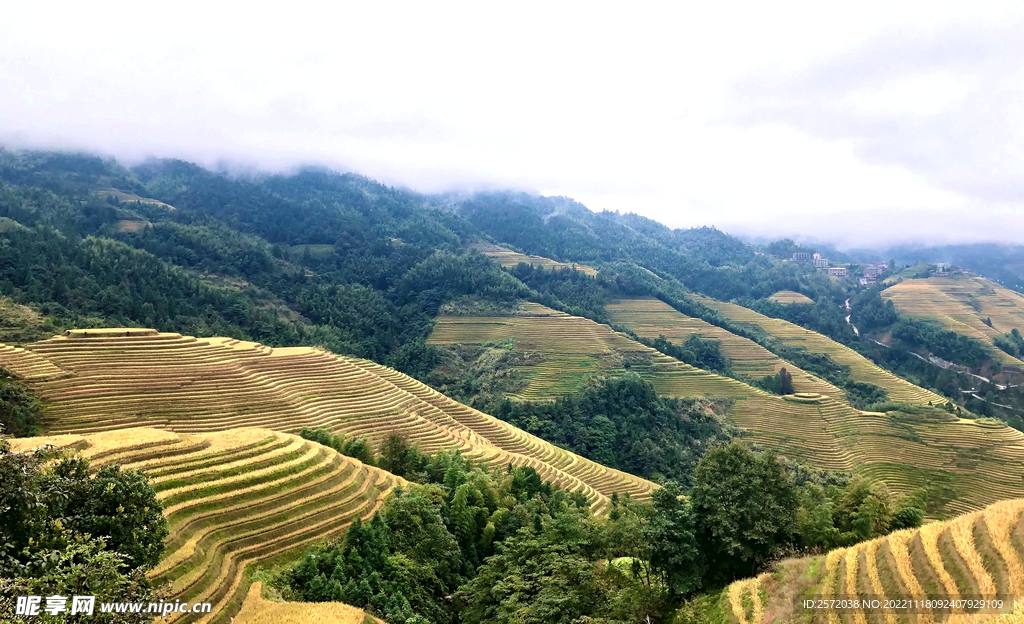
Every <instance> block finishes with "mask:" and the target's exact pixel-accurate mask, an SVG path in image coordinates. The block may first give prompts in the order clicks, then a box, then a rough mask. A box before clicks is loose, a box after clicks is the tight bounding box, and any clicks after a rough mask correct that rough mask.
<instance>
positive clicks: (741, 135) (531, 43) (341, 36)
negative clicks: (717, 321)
mask: <svg viewBox="0 0 1024 624" xmlns="http://www.w3.org/2000/svg"><path fill="white" fill-rule="evenodd" d="M210 4H211V3H209V2H205V3H197V4H188V3H182V2H176V3H170V4H168V3H163V4H153V3H143V2H132V3H126V4H123V5H112V4H103V3H91V2H77V3H74V4H70V3H69V6H66V7H60V6H55V5H54V4H50V3H35V2H21V3H8V5H7V6H5V7H4V10H3V12H2V13H0V143H2V144H5V145H8V146H29V147H61V148H76V149H87V150H90V151H97V152H101V153H104V154H109V155H113V156H116V157H118V158H120V159H122V160H125V161H128V162H131V161H136V160H140V159H142V158H145V157H147V156H160V157H177V158H184V159H188V160H192V161H196V162H199V163H201V164H204V165H211V166H215V165H218V164H219V163H230V164H231V166H233V167H245V168H254V169H259V170H269V171H280V170H287V169H290V168H293V167H295V166H298V165H301V164H321V165H326V166H329V167H332V168H336V169H339V170H345V171H356V172H359V173H363V174H365V175H368V176H370V177H373V178H376V179H379V180H382V181H384V182H387V183H390V184H397V185H403V186H408V187H411V188H413V189H416V190H420V191H426V192H433V191H447V190H475V189H489V188H514V189H522V190H529V191H535V192H540V193H543V194H545V195H566V196H570V197H573V198H575V199H576V200H578V201H580V202H583V203H584V204H586V205H587V206H588V207H590V208H591V209H593V210H602V209H609V210H620V211H633V212H638V213H640V214H643V215H646V216H649V217H652V218H655V219H657V220H659V221H662V222H663V223H666V224H668V225H671V226H674V227H688V226H698V225H715V226H717V227H718V228H719V229H723V230H725V231H728V232H732V233H737V234H751V235H762V236H775V235H789V234H802V235H806V236H814V237H818V238H821V239H827V240H832V241H836V242H839V243H840V244H846V245H866V244H882V243H886V242H892V241H936V242H946V241H953V242H955V241H972V242H973V241H984V240H994V241H1009V242H1022V241H1024V3H1022V2H1021V1H1020V0H1014V1H1011V2H1005V3H999V2H993V3H985V2H979V1H977V0H972V1H970V2H966V1H961V2H955V3H954V2H937V1H936V0H931V1H929V2H920V3H918V2H892V1H891V0H889V1H886V2H878V3H872V2H856V3H842V4H843V8H836V7H837V6H838V5H839V4H840V3H827V2H820V1H818V2H809V3H806V4H780V3H766V2H750V3H728V2H690V3H680V2H673V3H669V4H664V5H655V4H649V3H615V4H614V5H613V4H612V3H594V2H587V3H578V4H575V3H556V2H550V1H548V2H539V3H526V2H515V3H505V4H504V6H505V7H506V8H505V9H500V8H497V6H498V4H497V3H481V2H473V3H466V4H464V5H453V4H446V5H444V8H437V7H439V6H441V5H439V4H436V3H426V2H419V3H416V4H394V3H376V2H372V3H371V2H363V3H359V4H358V5H355V4H353V5H352V6H344V5H342V4H340V3H331V5H332V8H331V9H330V10H326V11H325V9H324V6H325V5H327V4H328V3H315V4H303V3H301V2H287V3H275V4H274V5H270V4H263V3H245V4H243V3H237V6H238V7H239V8H236V9H223V10H221V9H212V8H210Z"/></svg>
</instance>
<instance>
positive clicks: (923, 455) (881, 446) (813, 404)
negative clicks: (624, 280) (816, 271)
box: [431, 299, 1024, 516]
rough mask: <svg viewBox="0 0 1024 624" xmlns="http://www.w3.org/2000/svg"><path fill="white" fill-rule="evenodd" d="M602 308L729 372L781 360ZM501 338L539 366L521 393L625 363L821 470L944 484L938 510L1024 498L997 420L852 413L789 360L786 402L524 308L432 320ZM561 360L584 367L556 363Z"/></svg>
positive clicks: (665, 390)
mask: <svg viewBox="0 0 1024 624" xmlns="http://www.w3.org/2000/svg"><path fill="white" fill-rule="evenodd" d="M737 307H738V306H737ZM743 309H745V308H743ZM608 312H609V314H611V315H612V316H613V318H617V319H618V320H619V321H620V322H623V324H624V325H631V327H632V328H633V329H634V330H635V331H637V333H638V334H640V335H650V336H657V335H659V334H665V335H666V336H667V337H671V338H673V339H677V338H682V337H683V336H685V335H688V334H689V333H690V332H693V333H698V332H699V333H701V334H702V335H705V336H707V337H712V338H715V339H718V340H720V341H721V344H722V349H723V352H725V353H726V355H727V357H729V356H731V357H733V358H735V359H734V362H735V363H736V366H737V368H739V367H746V369H747V370H750V371H764V372H765V373H767V372H768V371H772V370H777V369H776V368H775V367H781V366H782V365H784V364H785V362H784V361H782V360H779V359H778V358H777V357H776V356H775V355H774V354H772V353H771V352H769V351H767V350H765V349H763V348H761V347H760V346H759V345H757V344H756V343H753V342H751V341H749V340H746V339H744V338H741V337H739V336H735V335H733V334H730V333H728V332H725V331H724V330H721V329H720V328H717V327H713V326H711V325H708V324H706V323H703V321H698V320H697V319H690V318H689V317H686V316H684V315H682V314H679V313H678V312H676V311H674V310H672V309H671V308H668V306H666V305H665V304H664V303H662V302H660V301H657V300H650V299H637V300H626V301H620V302H616V303H613V304H612V305H610V306H609V308H608ZM705 332H707V333H705ZM811 333H813V332H811ZM509 339H511V340H512V344H513V345H514V346H513V348H515V349H521V350H523V351H529V352H533V353H536V354H540V355H541V356H542V357H541V362H540V364H533V365H531V367H534V368H536V369H540V370H539V371H531V370H530V367H524V369H525V370H524V372H526V374H527V375H532V376H531V384H530V386H528V388H527V390H526V391H525V392H523V393H522V394H521V395H519V398H531V399H552V398H554V397H556V396H558V394H559V393H562V392H568V391H571V390H572V389H573V388H575V387H579V386H581V385H582V384H584V383H585V382H586V380H587V378H588V377H589V376H590V375H594V374H598V373H606V374H616V373H623V372H625V370H626V369H625V368H624V367H623V365H622V364H621V362H624V361H632V364H631V365H630V368H629V370H632V371H635V372H637V373H639V374H640V375H641V376H643V377H644V378H646V379H647V380H648V381H650V382H651V383H652V385H654V387H655V388H656V389H657V390H658V392H660V393H662V394H665V395H667V396H674V397H694V396H703V395H705V394H711V395H716V396H725V397H730V398H732V399H733V400H734V404H733V407H732V409H731V411H730V412H729V419H730V420H731V421H732V422H734V423H735V424H737V425H739V426H740V427H743V428H744V429H746V430H747V431H748V432H750V434H751V435H750V439H751V440H753V441H755V442H757V443H758V444H760V445H762V446H764V447H765V448H770V449H773V450H775V451H776V452H778V453H780V454H784V455H788V456H791V457H794V458H798V459H800V460H802V461H804V462H807V463H809V464H811V465H814V466H817V467H820V468H828V469H832V470H848V471H852V472H855V473H858V474H863V475H865V476H867V477H869V478H871V479H875V480H880V481H883V482H885V483H886V484H887V485H888V486H889V487H890V488H891V489H892V490H893V491H896V492H910V491H913V490H915V489H917V488H920V487H924V486H927V485H941V486H943V487H945V488H947V491H946V495H945V496H944V497H943V499H944V501H945V502H942V501H940V502H939V504H938V506H937V509H936V511H935V515H936V516H949V515H952V514H956V513H962V512H964V511H970V510H973V509H979V508H981V507H983V506H985V505H987V504H990V503H992V502H995V501H997V500H1000V499H1004V498H1014V497H1024V435H1022V434H1021V433H1020V432H1017V431H1016V430H1014V429H1011V428H1009V427H1006V426H1005V425H1002V424H999V423H994V422H988V421H984V422H978V421H974V420H968V419H960V418H956V417H954V416H952V415H945V413H943V416H942V418H941V420H940V421H935V422H931V421H928V422H925V421H918V420H915V419H914V418H913V417H911V416H908V415H901V414H900V413H893V414H880V413H869V412H861V411H859V410H856V409H854V408H853V407H851V406H850V405H849V404H848V403H847V402H846V400H845V396H844V395H843V393H842V392H841V391H839V390H838V389H836V388H834V387H833V386H831V385H830V384H828V383H826V382H824V381H823V380H820V379H817V378H814V377H813V376H811V375H808V374H807V373H804V372H803V371H800V370H799V369H797V368H795V367H794V368H793V369H792V370H793V375H794V380H795V381H796V382H797V383H798V384H802V385H799V386H798V389H799V390H801V392H800V393H798V394H796V395H793V396H788V397H780V396H776V395H771V394H768V393H765V392H763V391H761V390H759V389H756V388H753V387H751V386H749V385H747V384H744V383H742V382H739V381H736V380H735V379H729V378H725V377H721V376H718V375H713V374H710V373H708V372H706V371H702V370H700V369H696V368H693V367H691V366H688V365H686V364H683V363H681V362H678V361H677V360H674V359H673V358H670V357H668V356H664V355H662V354H660V353H658V352H657V351H654V350H653V349H649V348H647V347H645V346H644V345H642V344H639V343H637V342H636V341H633V340H631V339H629V338H628V337H627V336H625V335H622V334H617V333H615V332H614V331H612V330H611V328H609V327H608V326H605V325H600V324H598V323H595V322H593V321H591V320H589V319H584V318H580V317H573V316H569V315H566V314H563V313H561V312H557V311H554V310H550V309H549V308H544V307H543V306H539V305H536V304H528V303H527V304H523V305H521V306H520V308H519V312H518V313H517V314H516V315H513V316H504V317H494V316H490V317H461V316H451V317H440V318H438V322H437V326H436V329H435V331H434V333H433V335H432V336H431V342H433V343H435V344H456V343H463V344H485V343H488V342H491V343H498V342H502V341H507V340H509ZM821 339H822V340H827V339H826V338H824V337H821ZM829 342H831V341H829ZM833 344H834V343H833ZM837 346H841V345H837ZM842 348H843V349H845V347H842ZM858 357H859V356H858ZM569 358H577V359H578V360H579V361H585V362H587V363H588V365H587V366H582V365H581V366H577V367H575V368H560V366H561V365H562V364H561V363H562V362H564V361H567V360H568V359H569ZM643 358H649V360H647V362H648V363H646V364H644V363H641V362H643ZM531 361H532V360H531ZM602 365H603V366H604V368H602ZM872 366H873V365H872ZM758 367H761V368H758ZM877 370H878V371H880V370H881V369H877ZM752 376H753V375H752ZM886 379H887V378H886ZM892 379H896V380H897V381H899V382H901V383H903V384H906V386H905V387H904V386H901V385H896V384H895V383H893V384H892V387H896V388H897V389H905V390H906V391H907V394H908V395H910V394H911V393H912V392H914V391H919V392H921V393H925V394H923V395H922V396H925V397H927V396H929V395H930V393H926V391H924V390H921V389H920V388H917V386H913V385H911V384H909V383H906V382H903V381H902V380H900V379H899V378H896V377H892ZM538 380H540V381H542V382H543V383H538ZM547 380H550V381H547ZM931 396H935V395H931ZM935 400H936V401H937V400H938V397H935ZM925 402H926V401H925ZM947 499H948V500H947Z"/></svg>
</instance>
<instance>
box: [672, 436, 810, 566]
mask: <svg viewBox="0 0 1024 624" xmlns="http://www.w3.org/2000/svg"><path fill="white" fill-rule="evenodd" d="M690 498H691V500H692V504H693V513H694V515H695V516H696V518H697V527H696V528H697V543H698V544H699V545H700V548H701V551H702V552H703V553H704V555H705V557H707V564H708V570H709V574H708V578H709V579H710V580H711V581H712V582H713V583H727V582H729V581H731V580H733V579H735V578H739V577H741V576H750V575H753V574H754V573H755V572H757V571H758V570H760V569H762V568H763V567H764V566H765V565H766V564H767V563H768V562H769V561H770V560H771V559H772V558H773V557H775V556H776V555H778V554H779V553H780V552H781V551H782V549H783V548H784V547H785V546H787V545H788V544H790V543H791V542H792V541H793V532H794V524H793V520H794V516H795V514H796V510H797V496H796V487H795V486H794V485H793V481H792V479H791V477H790V476H789V474H788V473H787V472H786V470H785V469H784V467H783V466H782V464H781V463H780V462H779V460H778V459H777V458H776V457H775V455H772V454H769V453H754V452H752V451H751V450H750V449H749V448H747V447H746V446H745V445H743V444H741V443H739V442H733V443H732V444H730V445H728V446H718V447H715V448H713V449H711V450H709V451H708V452H707V453H705V455H704V457H702V458H701V460H700V462H699V463H698V464H697V469H696V471H695V472H694V486H693V489H692V490H691V492H690Z"/></svg>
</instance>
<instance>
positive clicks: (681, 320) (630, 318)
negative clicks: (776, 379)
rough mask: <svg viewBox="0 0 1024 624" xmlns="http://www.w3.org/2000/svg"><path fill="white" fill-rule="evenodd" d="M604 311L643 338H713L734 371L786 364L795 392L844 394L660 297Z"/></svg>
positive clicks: (749, 373) (762, 372) (773, 370)
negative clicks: (674, 306)
mask: <svg viewBox="0 0 1024 624" xmlns="http://www.w3.org/2000/svg"><path fill="white" fill-rule="evenodd" d="M605 311H606V312H608V315H609V316H610V317H611V320H612V323H613V324H615V325H620V326H622V327H625V328H627V329H630V330H632V331H633V332H635V333H636V335H638V336H642V337H644V338H657V337H658V336H664V337H665V338H667V339H668V340H669V341H671V342H673V343H676V344H678V343H681V342H683V341H685V340H686V339H687V338H689V337H690V336H693V335H697V336H700V337H701V338H704V339H710V340H716V341H718V343H719V348H720V349H721V351H722V355H724V356H725V357H726V358H728V359H729V361H730V362H731V363H732V368H733V371H734V372H735V373H736V374H738V375H739V376H741V377H748V378H751V379H760V378H762V377H764V376H766V375H777V374H778V372H779V370H780V369H782V368H785V369H786V371H788V372H789V373H790V374H791V375H793V387H794V388H795V389H796V390H797V392H813V393H817V394H826V395H829V396H832V397H835V398H837V399H842V397H843V392H842V391H841V390H839V389H838V388H836V387H835V386H833V385H832V384H830V383H829V382H827V381H825V380H824V379H820V378H818V377H815V376H814V375H811V374H810V373H808V372H805V371H803V370H801V369H800V368H797V367H796V366H794V365H793V364H791V363H789V362H786V361H785V360H783V359H782V358H780V357H779V356H777V355H775V354H774V353H772V352H771V351H769V350H768V349H765V348H764V347H762V346H761V345H759V344H757V343H756V342H754V341H753V340H749V339H747V338H743V337H742V336H737V335H736V334H734V333H732V332H729V331H727V330H724V329H722V328H721V327H716V326H714V325H712V324H711V323H708V322H707V321H704V320H701V319H698V318H693V317H690V316H686V315H685V314H683V313H681V312H679V311H678V310H676V309H675V308H673V307H672V306H670V305H668V304H667V303H665V302H664V301H661V300H659V299H653V298H645V299H622V300H619V301H613V302H611V303H610V304H608V305H607V306H605Z"/></svg>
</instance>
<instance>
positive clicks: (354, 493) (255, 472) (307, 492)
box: [13, 428, 404, 623]
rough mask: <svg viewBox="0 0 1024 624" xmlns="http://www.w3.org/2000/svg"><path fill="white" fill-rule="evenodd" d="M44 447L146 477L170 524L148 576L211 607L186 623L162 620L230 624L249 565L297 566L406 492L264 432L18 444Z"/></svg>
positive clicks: (151, 432) (158, 433)
mask: <svg viewBox="0 0 1024 624" xmlns="http://www.w3.org/2000/svg"><path fill="white" fill-rule="evenodd" d="M46 443H52V444H54V445H56V446H61V447H73V448H75V449H79V450H80V452H81V453H82V455H83V456H85V457H88V458H90V459H91V460H92V462H93V464H94V465H96V466H102V465H104V464H110V463H117V464H120V465H121V466H123V467H125V468H138V469H143V470H145V471H146V473H147V474H148V475H149V477H150V483H151V484H152V485H153V488H154V489H155V490H156V491H157V498H158V499H159V500H160V502H161V504H162V505H163V508H164V515H165V516H166V517H167V519H168V523H169V525H170V527H169V528H170V535H169V537H168V539H167V542H166V544H165V553H164V557H163V558H162V559H161V561H160V563H159V564H158V565H157V566H156V567H155V568H154V569H153V570H152V571H151V572H150V576H151V578H152V580H153V581H154V582H155V583H156V584H158V585H165V584H169V586H170V594H171V598H172V599H178V600H183V601H188V602H209V603H212V605H213V608H212V610H211V613H210V614H208V615H206V616H203V617H202V619H193V618H199V617H200V616H192V615H191V614H186V615H179V616H178V618H177V619H173V616H172V619H171V620H165V621H172V620H173V621H175V622H182V623H184V622H192V621H199V622H207V621H216V622H228V621H229V620H230V617H231V616H232V615H233V614H234V613H235V612H236V611H238V609H239V607H240V606H241V604H242V602H243V600H245V598H246V589H247V585H248V583H247V581H246V578H245V569H246V566H248V565H250V564H253V563H257V562H259V563H272V562H276V561H282V560H285V559H290V558H294V557H296V556H298V555H299V554H300V553H301V552H302V550H304V549H305V547H306V546H308V545H310V544H312V543H314V542H318V541H322V540H324V539H328V538H331V537H333V536H337V535H340V534H341V533H342V532H343V531H344V530H345V529H346V528H347V527H348V526H349V524H351V523H352V522H353V521H354V520H355V519H356V518H362V519H368V518H370V517H371V516H372V515H373V513H374V512H375V511H376V510H377V509H378V508H379V507H380V506H381V504H383V501H384V498H385V496H386V495H387V494H388V493H389V492H390V490H391V489H392V488H393V487H395V486H396V485H399V484H402V483H404V480H403V479H400V478H398V477H396V476H394V475H392V474H391V473H388V472H385V471H383V470H380V469H378V468H373V467H370V466H366V465H364V464H362V463H361V462H359V461H358V460H355V459H352V458H350V457H345V456H344V455H341V454H340V453H338V452H336V451H334V450H332V449H329V448H327V447H324V446H321V445H319V444H315V443H313V442H309V441H307V440H303V439H302V438H299V437H298V436H295V435H291V434H286V433H279V432H275V431H270V430H268V429H257V428H241V429H232V430H230V431H225V432H220V433H202V434H179V433H173V432H170V431H164V430H157V429H121V430H115V431H108V432H103V433H95V434H88V435H75V434H69V435H62V436H55V437H43V438H21V439H16V440H14V443H13V445H14V446H15V448H18V449H27V448H32V447H35V446H38V445H41V444H46ZM334 611H335V612H337V613H339V614H340V613H342V611H343V610H341V609H340V608H339V609H335V610H334ZM356 611H358V610H356ZM257 621H261V620H257ZM307 621H313V620H307ZM324 621H327V620H324ZM353 621H356V622H362V621H363V620H362V619H359V620H353Z"/></svg>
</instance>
